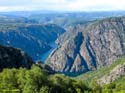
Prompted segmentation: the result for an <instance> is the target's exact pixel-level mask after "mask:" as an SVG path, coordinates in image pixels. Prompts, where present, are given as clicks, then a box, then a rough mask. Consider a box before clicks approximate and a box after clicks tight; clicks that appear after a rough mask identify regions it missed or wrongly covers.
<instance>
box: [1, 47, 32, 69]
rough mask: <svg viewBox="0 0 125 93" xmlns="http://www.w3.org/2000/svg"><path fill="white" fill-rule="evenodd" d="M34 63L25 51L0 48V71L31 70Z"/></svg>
mask: <svg viewBox="0 0 125 93" xmlns="http://www.w3.org/2000/svg"><path fill="white" fill-rule="evenodd" d="M33 63H34V62H33V61H32V59H31V58H30V57H28V56H27V54H26V53H25V52H24V51H22V50H20V49H15V48H12V47H4V46H0V70H2V69H3V68H19V67H25V68H30V67H31V66H32V64H33Z"/></svg>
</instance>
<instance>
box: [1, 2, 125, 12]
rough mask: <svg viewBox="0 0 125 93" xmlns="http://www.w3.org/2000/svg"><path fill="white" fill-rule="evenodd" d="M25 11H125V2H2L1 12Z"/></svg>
mask: <svg viewBox="0 0 125 93" xmlns="http://www.w3.org/2000/svg"><path fill="white" fill-rule="evenodd" d="M24 10H56V11H58V10H59V11H102V10H103V11H107V10H108V11H109V10H125V0H0V11H24Z"/></svg>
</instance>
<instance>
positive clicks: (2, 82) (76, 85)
mask: <svg viewBox="0 0 125 93" xmlns="http://www.w3.org/2000/svg"><path fill="white" fill-rule="evenodd" d="M124 60H125V57H121V58H119V59H118V60H117V61H116V62H114V64H112V65H111V66H109V67H105V68H102V69H100V70H97V71H93V72H89V73H86V74H84V75H81V76H79V77H77V78H70V77H68V76H65V75H63V74H51V75H48V74H47V73H46V72H45V71H44V69H42V68H40V67H39V66H36V65H33V66H32V68H31V69H25V68H20V69H15V68H13V69H4V70H3V71H2V72H1V73H0V93H125V83H124V81H125V76H122V77H121V78H119V79H117V80H116V81H114V82H112V83H111V84H107V85H103V86H100V85H99V84H97V83H96V79H97V78H99V77H102V76H103V75H104V74H107V73H109V72H110V71H111V70H112V69H113V68H114V67H116V66H117V65H119V64H123V63H124Z"/></svg>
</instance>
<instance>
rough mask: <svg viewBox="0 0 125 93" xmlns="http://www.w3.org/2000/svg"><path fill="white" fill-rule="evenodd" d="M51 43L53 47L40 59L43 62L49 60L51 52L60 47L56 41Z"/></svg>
mask: <svg viewBox="0 0 125 93" xmlns="http://www.w3.org/2000/svg"><path fill="white" fill-rule="evenodd" d="M49 45H50V46H51V47H52V48H51V49H50V50H49V51H47V52H46V53H44V54H42V55H41V57H40V60H41V61H43V62H45V61H46V60H47V58H48V57H49V55H50V54H51V52H52V51H53V50H55V49H56V48H57V47H58V45H57V44H56V43H55V42H51V43H50V44H49Z"/></svg>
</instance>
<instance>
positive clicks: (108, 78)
mask: <svg viewBox="0 0 125 93" xmlns="http://www.w3.org/2000/svg"><path fill="white" fill-rule="evenodd" d="M123 75H125V63H124V64H120V65H118V66H116V67H115V68H114V69H113V70H112V71H110V72H109V73H108V74H106V75H104V76H103V77H101V78H99V79H98V80H97V83H98V84H100V85H104V84H110V83H112V82H113V81H115V80H117V79H119V78H120V77H121V76H123Z"/></svg>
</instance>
